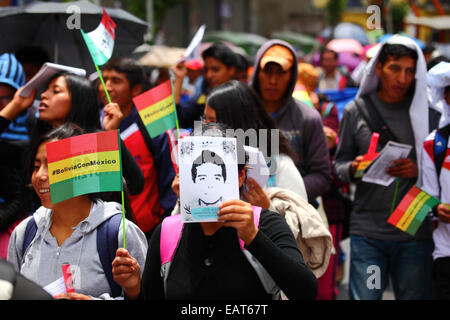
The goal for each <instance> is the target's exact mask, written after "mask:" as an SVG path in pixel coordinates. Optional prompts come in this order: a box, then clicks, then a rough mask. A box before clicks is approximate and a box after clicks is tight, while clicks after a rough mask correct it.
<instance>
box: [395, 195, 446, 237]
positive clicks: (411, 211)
mask: <svg viewBox="0 0 450 320" xmlns="http://www.w3.org/2000/svg"><path fill="white" fill-rule="evenodd" d="M438 203H439V200H438V199H436V198H435V197H433V196H431V195H429V194H428V193H426V192H425V191H423V190H422V189H420V188H418V187H417V186H413V187H412V188H411V189H410V190H409V191H408V193H407V194H406V195H405V196H404V197H403V199H402V201H400V203H399V204H398V206H397V208H395V210H394V212H393V213H392V215H391V216H390V217H389V219H388V221H387V222H388V223H390V224H392V225H393V226H395V227H397V228H399V229H400V230H402V231H404V232H407V233H409V234H410V235H412V236H414V235H415V234H416V232H417V230H418V229H419V227H420V225H421V224H422V222H423V221H424V219H425V217H426V215H427V214H428V212H430V211H431V209H432V208H433V207H434V206H435V205H437V204H438Z"/></svg>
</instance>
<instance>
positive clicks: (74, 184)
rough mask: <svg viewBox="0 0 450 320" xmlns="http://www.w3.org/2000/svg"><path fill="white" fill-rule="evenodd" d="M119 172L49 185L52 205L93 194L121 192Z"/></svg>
mask: <svg viewBox="0 0 450 320" xmlns="http://www.w3.org/2000/svg"><path fill="white" fill-rule="evenodd" d="M121 190H122V175H121V172H120V171H110V172H102V173H92V174H87V175H83V176H78V177H75V178H72V179H67V180H64V181H61V182H57V183H53V184H51V185H50V193H51V198H52V203H58V202H60V201H64V200H67V199H70V198H73V197H76V196H80V195H83V194H87V193H94V192H107V191H121Z"/></svg>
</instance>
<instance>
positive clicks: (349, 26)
mask: <svg viewBox="0 0 450 320" xmlns="http://www.w3.org/2000/svg"><path fill="white" fill-rule="evenodd" d="M330 33H331V28H330V27H327V28H325V29H324V30H322V31H321V32H320V33H319V35H320V36H321V37H323V38H328V37H329V36H330ZM332 38H335V39H355V40H357V41H358V42H359V43H360V44H361V45H363V46H365V45H366V44H369V43H370V41H369V39H368V38H367V34H366V31H365V30H364V28H362V27H361V26H359V25H357V24H354V23H349V22H341V23H339V24H337V25H336V27H335V28H334V34H333V37H332Z"/></svg>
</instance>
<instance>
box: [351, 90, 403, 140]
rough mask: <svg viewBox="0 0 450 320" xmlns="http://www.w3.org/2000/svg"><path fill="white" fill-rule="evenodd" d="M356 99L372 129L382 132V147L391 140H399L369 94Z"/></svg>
mask: <svg viewBox="0 0 450 320" xmlns="http://www.w3.org/2000/svg"><path fill="white" fill-rule="evenodd" d="M354 101H355V104H356V107H357V109H358V111H359V113H360V115H361V116H362V117H363V119H364V121H365V122H366V123H367V125H368V126H369V128H370V130H372V132H378V133H379V134H380V140H379V145H380V147H384V146H385V145H386V143H387V142H388V141H389V140H391V141H396V142H398V141H399V140H398V139H397V137H396V136H395V135H394V134H393V133H392V131H391V130H390V129H389V127H388V126H387V124H386V123H385V121H384V119H383V118H382V117H381V115H380V114H379V112H378V111H377V109H376V107H375V105H374V104H373V102H372V100H371V99H370V97H369V96H367V95H366V96H363V97H360V98H357V99H355V100H354Z"/></svg>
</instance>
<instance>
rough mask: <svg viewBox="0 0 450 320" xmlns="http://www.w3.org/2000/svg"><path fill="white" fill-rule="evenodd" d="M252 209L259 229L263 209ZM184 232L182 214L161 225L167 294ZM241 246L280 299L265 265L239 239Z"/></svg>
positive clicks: (261, 277)
mask: <svg viewBox="0 0 450 320" xmlns="http://www.w3.org/2000/svg"><path fill="white" fill-rule="evenodd" d="M252 208H253V219H254V222H255V226H257V227H258V226H259V220H260V217H261V208H260V207H255V206H252ZM182 232H183V222H182V221H181V215H180V214H177V215H174V216H170V217H167V218H165V219H164V220H163V222H162V224H161V238H160V248H159V252H160V257H161V277H162V278H163V281H164V292H166V288H167V277H168V276H169V270H170V265H171V263H172V259H173V256H174V254H175V251H176V249H177V247H178V243H179V241H180V239H181V234H182ZM239 244H240V246H241V249H242V252H243V253H244V255H245V257H246V258H247V260H248V262H249V263H250V264H251V266H252V267H253V269H255V272H256V274H257V275H258V277H259V279H260V280H261V283H262V285H263V287H264V289H265V290H266V292H267V293H269V294H271V295H272V297H273V298H274V299H276V300H277V299H279V298H280V295H281V291H280V289H279V288H278V286H277V285H276V283H275V281H274V280H273V279H272V277H271V276H270V275H269V273H268V272H267V270H266V269H265V268H264V267H263V265H262V264H261V263H260V262H259V261H258V260H257V259H256V258H255V257H254V256H253V255H252V254H251V253H250V252H248V250H246V249H245V248H244V241H243V240H241V239H239Z"/></svg>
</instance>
